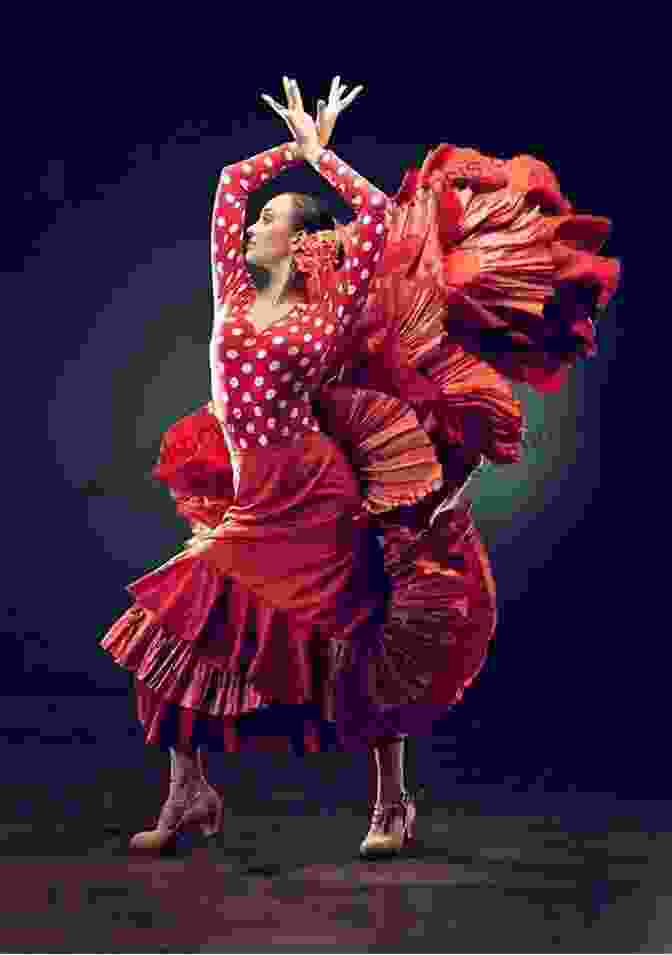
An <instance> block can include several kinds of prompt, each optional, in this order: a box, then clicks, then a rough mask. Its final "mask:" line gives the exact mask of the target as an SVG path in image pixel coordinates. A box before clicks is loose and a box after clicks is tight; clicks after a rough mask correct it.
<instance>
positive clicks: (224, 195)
mask: <svg viewBox="0 0 672 955" xmlns="http://www.w3.org/2000/svg"><path fill="white" fill-rule="evenodd" d="M303 161H304V159H303V155H302V154H301V152H300V150H299V149H298V147H297V144H296V142H289V143H283V144H282V145H281V146H276V147H275V148H273V149H268V150H266V152H263V153H258V155H256V156H252V157H251V158H250V159H243V160H242V161H241V162H237V163H234V164H233V165H231V166H225V167H224V169H222V172H221V175H220V177H219V183H218V185H217V192H216V193H215V202H214V206H213V211H212V224H211V240H212V244H211V259H210V261H211V265H212V291H213V296H214V300H215V308H218V307H219V306H221V305H222V304H223V303H224V299H225V297H226V292H227V288H228V286H229V285H230V284H231V280H232V278H233V273H234V270H235V269H236V268H239V267H240V264H241V262H242V261H243V253H242V246H243V229H244V226H245V209H246V207H247V197H248V194H249V193H250V192H253V191H254V190H255V189H258V188H259V186H262V185H263V184H264V183H265V182H267V181H268V180H269V179H272V178H273V177H274V176H277V175H278V173H281V172H283V171H284V170H285V169H290V168H291V167H292V166H298V165H300V164H301V163H302V162H303Z"/></svg>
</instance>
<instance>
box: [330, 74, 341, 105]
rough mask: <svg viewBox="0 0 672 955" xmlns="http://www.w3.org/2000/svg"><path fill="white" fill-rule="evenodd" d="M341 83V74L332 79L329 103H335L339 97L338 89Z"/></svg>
mask: <svg viewBox="0 0 672 955" xmlns="http://www.w3.org/2000/svg"><path fill="white" fill-rule="evenodd" d="M340 85H341V78H340V76H335V77H334V78H333V80H332V81H331V89H330V90H329V103H330V104H331V103H333V102H334V100H336V99H338V89H339V87H340Z"/></svg>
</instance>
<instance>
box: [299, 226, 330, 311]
mask: <svg viewBox="0 0 672 955" xmlns="http://www.w3.org/2000/svg"><path fill="white" fill-rule="evenodd" d="M340 244H341V240H340V239H339V237H338V235H337V233H336V232H335V231H334V230H332V229H323V230H321V231H320V232H312V233H307V234H306V235H304V237H303V238H302V240H301V242H300V243H299V246H298V248H297V250H296V252H295V253H294V264H295V266H296V269H297V270H298V271H299V272H302V273H303V274H304V275H305V276H306V284H307V286H308V291H309V295H310V296H311V297H313V296H317V295H319V293H320V290H321V288H322V286H323V281H324V279H325V278H326V277H327V276H328V275H329V274H330V273H332V272H333V271H334V270H335V269H336V265H337V263H338V257H339V251H340Z"/></svg>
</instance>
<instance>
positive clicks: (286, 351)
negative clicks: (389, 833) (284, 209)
mask: <svg viewBox="0 0 672 955" xmlns="http://www.w3.org/2000/svg"><path fill="white" fill-rule="evenodd" d="M297 161H300V160H297V159H296V156H295V152H294V150H293V149H292V148H291V145H289V146H281V147H278V148H277V149H274V150H269V151H268V152H267V153H261V154H260V155H259V156H255V157H253V158H252V159H249V160H246V161H245V162H243V163H238V164H237V165H235V166H229V167H227V169H226V170H224V172H223V173H222V181H221V184H220V188H219V189H218V193H217V202H216V208H215V212H214V217H213V275H214V277H215V278H214V280H213V281H214V282H215V285H214V288H215V293H216V305H217V306H222V305H224V303H225V302H226V307H225V308H224V307H219V308H217V307H216V309H215V322H214V328H213V335H212V340H211V345H210V368H211V385H212V399H213V404H214V407H215V411H216V414H217V416H218V418H219V420H220V422H221V424H222V427H223V431H224V436H225V438H226V441H227V444H228V445H229V447H234V448H242V449H245V448H253V447H264V446H266V445H270V444H274V445H277V444H283V443H287V442H295V441H298V440H300V438H301V437H302V435H304V434H307V433H309V432H311V431H319V430H320V427H319V424H318V423H317V420H316V419H315V417H314V416H313V413H312V408H311V404H310V401H311V396H312V395H313V393H314V392H315V391H316V390H317V388H318V387H319V383H320V381H321V379H322V377H323V375H324V372H325V370H326V368H327V367H328V361H329V358H330V355H331V356H333V355H336V354H337V352H338V348H337V347H336V346H337V343H340V342H342V341H345V340H346V332H347V329H348V328H349V326H350V324H351V322H353V320H354V318H355V317H356V314H357V312H358V311H359V310H360V309H361V308H362V306H363V304H364V302H365V301H366V295H367V291H368V287H369V284H370V282H371V279H372V276H373V273H374V272H375V267H376V262H377V261H378V259H379V258H380V256H381V253H382V251H383V248H384V243H385V237H386V230H385V212H386V207H387V202H388V200H387V197H386V196H385V194H384V193H383V192H381V191H380V190H378V189H376V188H375V187H374V186H372V185H371V184H370V183H369V182H367V180H366V179H364V178H362V177H361V176H359V175H358V174H357V173H356V172H354V170H352V169H350V167H349V166H347V165H346V164H345V163H343V162H342V161H341V160H340V159H339V158H338V157H337V156H335V155H334V154H333V153H332V152H330V151H329V150H323V151H322V153H321V156H320V159H319V161H318V162H317V163H316V164H315V166H314V168H315V169H317V171H318V172H319V173H320V174H321V175H323V176H324V177H325V178H326V179H327V180H328V181H329V183H330V184H331V185H332V186H334V188H336V189H338V191H339V192H340V193H341V195H342V196H343V198H344V199H345V201H346V202H348V203H349V204H350V205H351V206H352V207H353V208H354V209H355V210H357V212H358V216H357V220H356V224H355V227H354V230H353V232H352V235H351V236H350V239H349V242H348V247H347V248H346V259H345V262H344V264H343V267H342V268H341V269H340V270H339V271H337V272H334V275H333V280H332V281H331V282H330V283H329V284H328V287H327V291H326V292H325V294H324V295H323V297H322V298H321V300H320V301H316V302H300V303H298V304H297V305H295V306H294V308H293V309H292V310H291V311H290V312H289V313H288V314H287V315H285V316H284V317H283V318H281V319H279V320H278V321H277V322H274V323H273V324H272V325H271V326H270V327H268V328H266V329H264V330H263V331H258V330H257V329H256V327H255V326H254V325H253V324H252V322H251V321H250V320H249V319H248V318H247V312H248V309H249V307H250V304H251V303H252V302H253V300H254V298H255V295H256V289H255V288H254V285H253V283H252V280H251V278H250V276H249V274H248V272H247V269H246V268H245V263H244V260H243V255H242V253H241V232H242V227H243V217H244V211H245V200H246V196H247V193H248V192H249V191H251V190H252V189H254V188H256V187H257V186H259V185H261V184H262V182H264V181H265V180H266V179H268V178H270V177H271V176H272V175H273V174H274V173H276V172H280V171H282V169H284V168H288V167H289V166H290V165H292V164H293V163H296V162H297Z"/></svg>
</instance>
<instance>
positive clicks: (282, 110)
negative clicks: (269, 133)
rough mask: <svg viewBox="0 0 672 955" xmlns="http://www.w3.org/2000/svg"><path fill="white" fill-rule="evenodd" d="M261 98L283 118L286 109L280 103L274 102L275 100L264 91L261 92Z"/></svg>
mask: <svg viewBox="0 0 672 955" xmlns="http://www.w3.org/2000/svg"><path fill="white" fill-rule="evenodd" d="M261 98H262V99H263V101H264V102H265V103H268V105H269V106H270V107H271V109H274V110H275V112H276V113H278V114H279V115H280V116H282V118H283V119H284V118H285V116H284V114H285V113H286V112H287V111H286V109H285V108H284V107H283V106H281V105H280V103H276V102H275V100H274V99H273V98H272V97H271V96H268V95H267V94H266V93H262V94H261Z"/></svg>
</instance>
